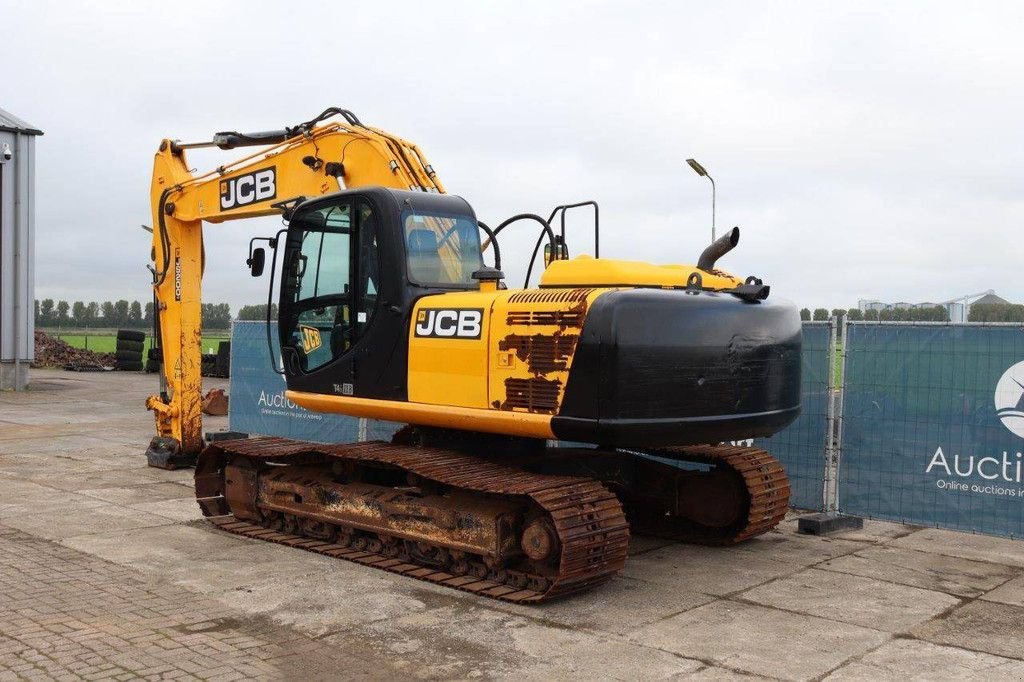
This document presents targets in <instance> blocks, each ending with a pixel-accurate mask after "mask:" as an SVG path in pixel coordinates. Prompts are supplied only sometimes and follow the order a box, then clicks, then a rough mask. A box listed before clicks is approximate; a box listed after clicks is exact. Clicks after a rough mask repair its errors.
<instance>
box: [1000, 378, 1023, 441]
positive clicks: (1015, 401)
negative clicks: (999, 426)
mask: <svg viewBox="0 0 1024 682" xmlns="http://www.w3.org/2000/svg"><path fill="white" fill-rule="evenodd" d="M995 401H996V413H997V414H998V415H999V419H1000V420H1001V421H1002V422H1003V426H1005V427H1006V428H1008V429H1010V431H1012V432H1013V433H1014V434H1016V435H1018V436H1020V437H1021V438H1024V361H1022V362H1018V363H1017V364H1016V365H1014V366H1013V367H1011V368H1010V369H1008V370H1006V372H1005V373H1004V374H1003V376H1002V377H1001V378H1000V379H999V383H997V384H996V395H995Z"/></svg>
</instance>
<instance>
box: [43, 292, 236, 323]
mask: <svg viewBox="0 0 1024 682" xmlns="http://www.w3.org/2000/svg"><path fill="white" fill-rule="evenodd" d="M35 304H36V306H35V307H36V314H35V317H36V326H37V327H45V328H53V327H75V328H82V329H100V328H105V329H113V328H117V329H147V328H149V327H152V326H153V303H152V302H149V303H146V304H145V305H142V304H141V303H140V302H139V301H131V302H129V301H126V300H124V299H121V300H120V301H104V302H103V303H96V302H95V301H91V302H84V301H75V302H74V303H71V304H69V303H68V302H67V301H56V302H54V300H53V299H52V298H44V299H43V300H41V301H40V300H38V299H37V300H36V302H35ZM230 326H231V306H230V305H228V304H227V303H204V304H203V329H227V328H228V327H230Z"/></svg>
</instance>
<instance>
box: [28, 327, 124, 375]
mask: <svg viewBox="0 0 1024 682" xmlns="http://www.w3.org/2000/svg"><path fill="white" fill-rule="evenodd" d="M32 366H33V367H63V368H64V369H71V370H77V371H90V370H93V371H98V370H103V369H107V368H111V367H113V366H114V354H113V353H94V352H93V351H91V350H85V349H83V348H74V347H72V346H69V345H68V344H66V343H64V342H63V341H61V340H60V339H55V338H53V337H52V336H50V335H49V334H47V333H46V332H42V331H39V330H36V359H35V362H33V363H32Z"/></svg>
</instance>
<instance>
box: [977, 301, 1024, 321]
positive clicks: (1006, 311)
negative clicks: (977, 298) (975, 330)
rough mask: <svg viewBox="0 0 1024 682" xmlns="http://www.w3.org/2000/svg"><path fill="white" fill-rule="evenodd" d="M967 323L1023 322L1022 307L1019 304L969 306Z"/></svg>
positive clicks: (1023, 309)
mask: <svg viewBox="0 0 1024 682" xmlns="http://www.w3.org/2000/svg"><path fill="white" fill-rule="evenodd" d="M967 320H968V321H969V322H1024V305H1021V304H1019V303H979V304H977V305H972V306H971V312H970V313H968V315H967Z"/></svg>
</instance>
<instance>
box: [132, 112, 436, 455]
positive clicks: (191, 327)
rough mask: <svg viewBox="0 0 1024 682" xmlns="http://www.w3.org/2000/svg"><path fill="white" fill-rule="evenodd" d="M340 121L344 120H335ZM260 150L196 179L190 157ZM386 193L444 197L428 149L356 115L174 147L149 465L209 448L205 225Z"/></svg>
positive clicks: (160, 270)
mask: <svg viewBox="0 0 1024 682" xmlns="http://www.w3.org/2000/svg"><path fill="white" fill-rule="evenodd" d="M335 116H338V117H341V118H342V119H343V120H342V121H340V122H339V121H329V120H328V119H331V118H333V117H335ZM250 146H258V147H260V149H259V151H257V152H256V153H253V154H250V155H249V156H246V157H244V158H241V159H238V160H237V161H234V162H232V163H229V164H226V165H223V166H219V167H218V168H216V169H214V170H212V171H209V172H206V173H203V174H200V175H194V174H193V172H192V171H191V170H190V169H189V165H188V162H187V161H186V157H185V153H186V151H187V150H188V149H194V148H201V147H219V148H221V149H225V150H230V149H235V148H236V147H250ZM369 185H380V186H384V187H392V188H399V189H410V190H419V191H424V192H440V193H443V192H444V191H445V190H444V187H443V185H442V184H441V181H440V180H439V179H438V177H437V175H436V173H435V172H434V170H433V169H432V168H431V166H430V164H429V163H428V162H427V160H426V158H425V156H424V155H423V153H422V152H421V151H420V149H419V148H418V147H417V146H416V145H415V144H412V143H411V142H408V141H406V140H403V139H401V138H398V137H396V136H394V135H391V134H390V133H387V132H385V131H383V130H380V129H379V128H372V127H368V126H365V125H363V124H362V123H361V122H360V121H359V119H358V118H356V117H355V115H354V114H352V113H351V112H348V111H346V110H342V109H328V110H326V111H324V112H323V113H322V114H321V115H320V116H318V117H316V118H314V119H312V120H310V121H307V122H305V123H301V124H299V125H297V126H294V127H290V128H284V129H282V130H278V131H270V132H265V133H249V134H246V133H237V132H226V133H218V134H217V135H215V136H214V140H213V141H212V142H200V143H191V144H182V143H180V142H177V141H174V140H169V139H165V140H164V141H163V142H161V143H160V147H159V150H158V151H157V153H156V157H155V159H154V162H153V179H152V186H151V190H150V198H151V201H152V208H153V226H154V228H153V248H152V251H151V259H152V261H153V264H152V266H151V271H152V273H153V296H154V318H155V322H154V327H155V333H156V334H157V335H158V338H159V346H160V349H161V353H162V355H163V362H162V365H161V375H160V392H159V394H157V395H152V396H150V397H149V398H147V400H146V407H147V408H148V409H150V410H152V411H153V413H154V416H155V419H156V433H157V435H156V437H155V438H154V439H153V441H152V442H151V443H150V447H149V450H148V451H147V457H148V459H149V461H150V464H151V465H153V466H162V467H165V468H176V467H179V466H185V465H188V464H191V463H192V462H194V461H195V458H196V456H197V455H198V453H199V451H200V450H201V448H202V445H203V440H202V414H201V411H200V403H201V398H202V376H201V373H200V366H201V361H202V315H201V309H202V277H203V268H204V251H203V221H206V222H210V223H220V222H223V221H226V220H239V219H245V218H253V217H257V216H266V215H272V214H276V213H281V212H282V210H283V204H284V203H287V202H289V200H293V199H297V198H300V197H305V198H312V197H315V196H319V195H322V194H327V193H330V192H335V191H338V190H339V189H342V188H353V187H363V186H369Z"/></svg>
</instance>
